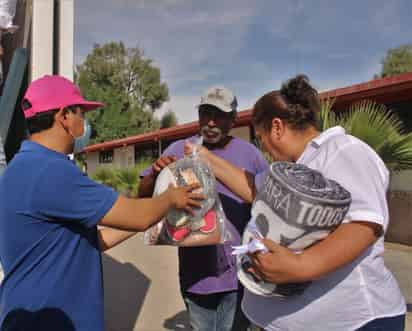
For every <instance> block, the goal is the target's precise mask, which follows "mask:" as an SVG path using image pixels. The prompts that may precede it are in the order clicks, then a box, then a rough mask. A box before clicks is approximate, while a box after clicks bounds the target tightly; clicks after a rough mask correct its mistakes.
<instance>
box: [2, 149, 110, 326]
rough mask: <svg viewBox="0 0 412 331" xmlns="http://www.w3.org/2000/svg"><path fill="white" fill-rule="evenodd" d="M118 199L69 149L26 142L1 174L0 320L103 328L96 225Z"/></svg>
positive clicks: (101, 287) (100, 274)
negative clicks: (0, 278) (75, 161)
mask: <svg viewBox="0 0 412 331" xmlns="http://www.w3.org/2000/svg"><path fill="white" fill-rule="evenodd" d="M117 198H118V193H116V192H115V191H114V190H112V189H111V188H108V187H106V186H104V185H100V184H97V183H95V182H94V181H92V180H90V179H89V178H88V177H87V176H86V175H85V174H83V173H82V172H81V171H80V170H79V169H78V168H77V167H76V165H74V164H73V163H72V162H71V161H70V160H69V159H68V158H67V157H66V155H64V154H61V153H58V152H55V151H52V150H50V149H47V148H45V147H43V146H41V145H39V144H37V143H35V142H32V141H24V142H23V144H22V147H21V149H20V151H19V153H17V154H16V156H15V157H14V159H13V160H12V161H11V162H10V163H9V165H8V167H7V168H6V170H5V172H4V174H3V176H2V177H1V178H0V258H1V263H2V265H3V269H4V280H3V282H2V284H1V287H0V325H2V326H3V327H4V325H7V324H11V323H14V322H15V321H18V323H19V324H18V325H21V326H22V327H21V329H22V330H23V329H24V330H25V327H26V326H25V325H26V324H27V325H29V326H30V327H31V328H30V330H31V329H36V327H37V329H38V330H40V329H41V330H42V331H44V330H53V331H56V330H59V331H61V330H76V331H80V330H84V331H94V330H96V331H101V330H103V329H104V319H103V282H102V264H101V254H100V249H99V243H98V237H97V224H98V222H99V221H100V220H101V219H102V218H103V217H104V215H105V214H106V213H107V212H108V211H109V210H110V209H111V208H112V206H113V205H114V203H115V201H116V200H117ZM36 323H41V324H36ZM35 326H36V327H35Z"/></svg>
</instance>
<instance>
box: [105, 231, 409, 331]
mask: <svg viewBox="0 0 412 331" xmlns="http://www.w3.org/2000/svg"><path fill="white" fill-rule="evenodd" d="M176 254H177V252H176V248H174V247H160V246H158V247H147V246H144V245H143V242H142V237H141V235H138V236H136V237H135V238H132V239H130V240H129V241H127V242H126V243H124V244H123V245H121V246H119V247H116V248H115V249H113V250H111V251H109V254H107V255H105V257H104V273H105V290H106V319H107V320H106V325H107V331H132V330H140V331H164V330H176V331H178V330H180V331H188V330H189V327H188V324H187V316H186V313H185V309H184V305H183V302H182V300H181V299H180V294H179V289H178V281H177V258H176ZM385 260H386V262H387V265H388V266H389V268H390V269H391V270H392V271H393V273H394V274H395V276H396V277H397V279H398V281H399V284H400V286H401V288H402V291H403V293H404V295H405V297H406V299H407V301H408V303H409V311H410V313H409V314H408V322H407V323H408V325H407V329H406V330H407V331H412V277H411V270H412V247H409V246H402V245H396V244H389V243H388V244H387V245H386V253H385Z"/></svg>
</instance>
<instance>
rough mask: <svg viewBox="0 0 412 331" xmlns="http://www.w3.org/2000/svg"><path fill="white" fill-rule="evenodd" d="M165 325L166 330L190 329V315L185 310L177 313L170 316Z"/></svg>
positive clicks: (188, 330) (182, 330)
mask: <svg viewBox="0 0 412 331" xmlns="http://www.w3.org/2000/svg"><path fill="white" fill-rule="evenodd" d="M163 327H164V328H165V329H166V330H173V331H190V330H192V329H191V328H190V324H189V316H188V314H187V312H186V311H185V310H182V311H181V312H179V313H177V314H176V315H174V316H172V317H170V318H168V319H166V320H165V322H164V323H163Z"/></svg>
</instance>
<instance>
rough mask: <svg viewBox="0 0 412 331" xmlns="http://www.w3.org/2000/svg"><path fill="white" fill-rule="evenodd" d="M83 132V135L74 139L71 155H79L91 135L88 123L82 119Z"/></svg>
mask: <svg viewBox="0 0 412 331" xmlns="http://www.w3.org/2000/svg"><path fill="white" fill-rule="evenodd" d="M83 122H84V132H83V135H81V136H80V137H77V138H75V140H74V148H73V153H74V154H76V153H79V152H81V151H82V150H83V149H84V148H85V147H86V146H87V145H88V144H89V142H90V136H91V134H92V128H91V126H90V124H89V122H88V121H87V120H86V119H84V121H83Z"/></svg>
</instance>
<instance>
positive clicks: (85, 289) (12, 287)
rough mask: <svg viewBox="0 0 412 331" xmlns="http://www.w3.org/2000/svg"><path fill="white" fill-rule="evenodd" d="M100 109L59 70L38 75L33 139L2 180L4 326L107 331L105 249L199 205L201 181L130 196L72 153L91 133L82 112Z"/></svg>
mask: <svg viewBox="0 0 412 331" xmlns="http://www.w3.org/2000/svg"><path fill="white" fill-rule="evenodd" d="M101 106H102V104H101V103H99V102H91V101H86V100H84V99H83V97H82V96H81V94H80V91H79V89H78V88H77V87H76V86H75V85H74V84H73V83H72V82H70V81H69V80H67V79H65V78H62V77H59V76H45V77H43V78H41V79H39V80H36V81H34V82H33V83H32V84H31V85H30V86H29V88H28V90H27V92H26V94H25V96H24V99H23V102H22V108H23V111H24V115H25V117H26V120H27V127H28V130H29V132H30V138H29V140H26V141H24V142H23V144H22V146H21V148H20V151H19V152H18V153H17V154H16V155H15V157H14V159H13V160H12V161H11V162H10V163H9V165H8V167H7V168H6V170H5V171H4V173H3V176H2V177H1V178H0V259H1V263H2V265H3V269H4V275H5V276H4V280H3V282H2V284H1V287H0V325H1V330H2V331H3V330H36V331H40V330H42V331H44V330H53V331H57V330H58V331H69V330H77V331H80V330H84V331H101V330H103V329H104V319H103V284H102V265H101V254H100V252H101V251H102V250H105V249H108V248H111V247H113V246H115V245H117V244H119V243H120V242H122V241H123V240H125V239H127V238H129V237H130V236H132V235H133V234H134V233H135V232H136V231H144V230H145V229H147V228H148V227H150V226H151V225H152V224H154V223H156V221H157V220H160V219H161V218H162V217H163V215H164V214H166V212H167V211H168V210H169V209H170V208H173V207H175V208H179V209H185V210H187V211H191V210H192V208H194V207H197V206H199V202H198V201H197V200H199V199H201V198H202V196H201V195H198V194H194V193H192V192H191V191H192V190H193V189H194V188H195V186H189V187H184V188H169V189H168V190H167V191H166V192H165V193H164V194H162V195H160V196H158V197H156V198H153V199H139V200H135V199H128V198H126V197H123V196H121V195H119V194H118V193H117V192H115V191H114V190H113V189H111V188H109V187H106V186H104V185H101V184H98V183H96V182H94V181H92V180H90V179H89V178H88V177H87V176H86V175H85V174H83V173H82V172H81V171H80V170H79V169H78V168H77V167H76V166H75V165H74V164H73V163H72V162H71V161H70V160H69V159H68V158H67V154H70V153H72V152H73V151H74V149H78V148H80V147H81V145H83V144H84V142H85V140H86V139H87V135H88V134H89V131H90V130H89V126H88V125H87V123H86V120H85V119H84V113H85V112H86V111H89V110H93V109H95V108H98V107H101ZM98 224H100V225H104V226H106V227H105V228H103V229H98V228H97V225H98Z"/></svg>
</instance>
